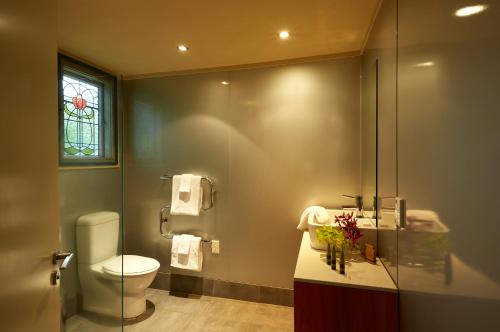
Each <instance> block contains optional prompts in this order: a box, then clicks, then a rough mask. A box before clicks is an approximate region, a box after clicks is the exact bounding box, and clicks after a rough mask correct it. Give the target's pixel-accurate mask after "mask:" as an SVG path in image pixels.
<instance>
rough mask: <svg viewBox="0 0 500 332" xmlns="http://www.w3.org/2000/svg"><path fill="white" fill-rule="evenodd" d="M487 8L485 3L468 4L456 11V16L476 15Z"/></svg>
mask: <svg viewBox="0 0 500 332" xmlns="http://www.w3.org/2000/svg"><path fill="white" fill-rule="evenodd" d="M485 9H486V6H485V5H475V6H467V7H463V8H460V9H458V10H456V11H455V16H458V17H465V16H470V15H475V14H479V13H480V12H482V11H484V10H485Z"/></svg>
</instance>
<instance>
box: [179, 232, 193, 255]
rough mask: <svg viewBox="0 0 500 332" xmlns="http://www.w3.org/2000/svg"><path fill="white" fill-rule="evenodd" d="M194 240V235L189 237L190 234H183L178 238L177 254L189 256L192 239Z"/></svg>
mask: <svg viewBox="0 0 500 332" xmlns="http://www.w3.org/2000/svg"><path fill="white" fill-rule="evenodd" d="M192 238H193V235H189V234H182V235H179V236H176V241H178V245H177V253H178V254H179V255H188V254H189V248H190V247H191V239H192Z"/></svg>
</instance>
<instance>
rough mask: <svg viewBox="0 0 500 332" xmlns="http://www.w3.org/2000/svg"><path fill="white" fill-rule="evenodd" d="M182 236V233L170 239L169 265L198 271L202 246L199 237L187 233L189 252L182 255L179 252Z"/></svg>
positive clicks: (200, 264) (201, 260) (201, 257)
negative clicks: (170, 253)
mask: <svg viewBox="0 0 500 332" xmlns="http://www.w3.org/2000/svg"><path fill="white" fill-rule="evenodd" d="M182 236H184V235H175V236H174V238H173V239H172V255H171V260H170V266H172V267H176V268H179V269H185V270H192V271H197V272H200V271H201V268H202V265H203V246H202V241H201V237H197V236H192V235H189V236H190V245H189V253H188V254H187V255H183V254H180V253H179V245H180V243H181V242H182V241H183V239H182Z"/></svg>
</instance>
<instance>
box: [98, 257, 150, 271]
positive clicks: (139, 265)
mask: <svg viewBox="0 0 500 332" xmlns="http://www.w3.org/2000/svg"><path fill="white" fill-rule="evenodd" d="M122 258H123V262H122ZM159 267H160V263H159V262H158V261H157V260H156V259H153V258H149V257H143V256H136V255H123V256H122V255H120V256H116V257H113V258H110V259H108V260H106V261H105V262H104V263H103V264H102V269H103V271H104V272H105V273H107V274H110V275H113V276H122V275H123V276H138V275H143V274H148V273H151V272H154V271H156V270H158V268H159Z"/></svg>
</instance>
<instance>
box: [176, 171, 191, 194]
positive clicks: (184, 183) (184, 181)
mask: <svg viewBox="0 0 500 332" xmlns="http://www.w3.org/2000/svg"><path fill="white" fill-rule="evenodd" d="M192 177H193V175H191V174H182V175H181V182H180V184H179V192H180V193H190V192H191V178H192Z"/></svg>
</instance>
